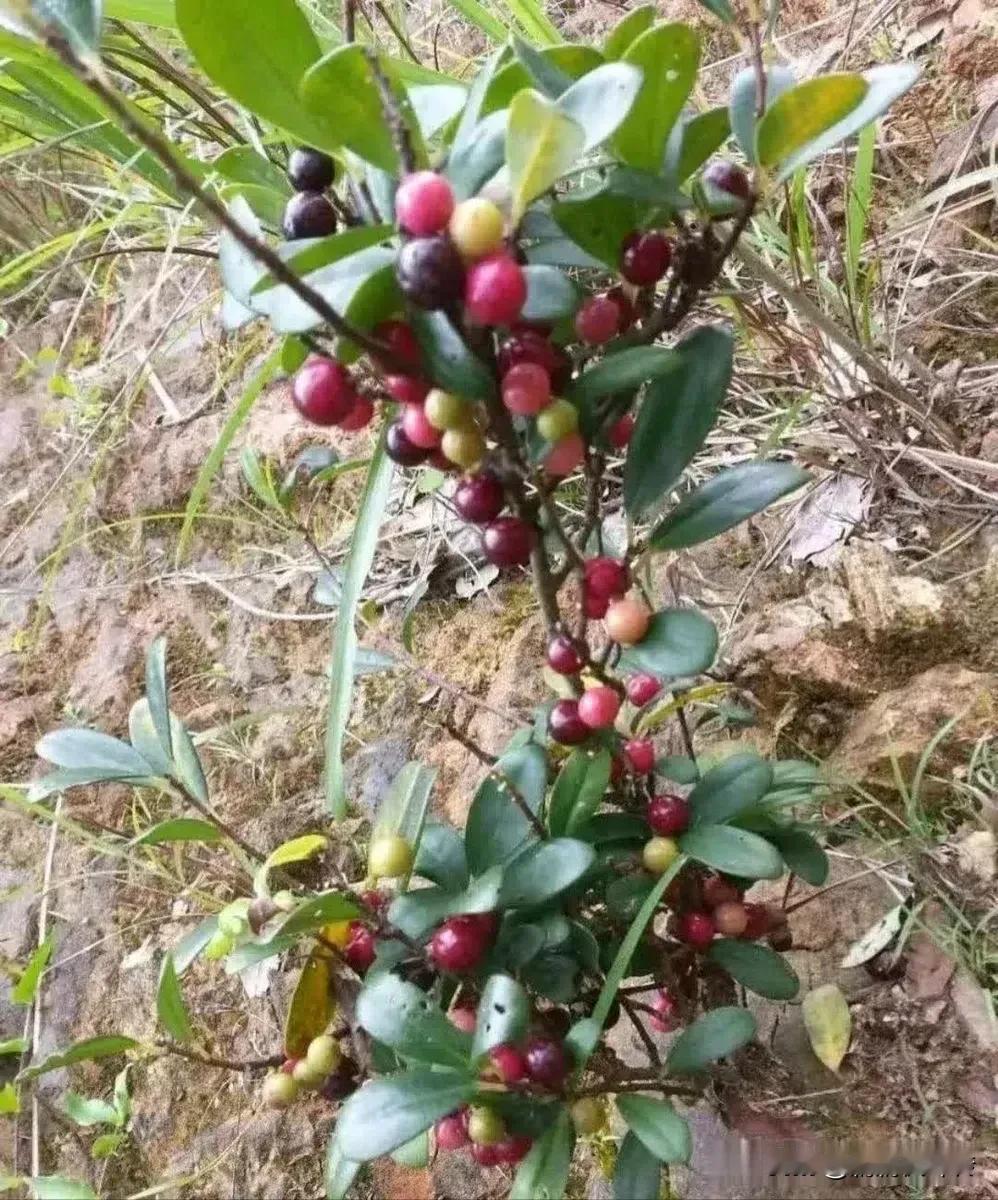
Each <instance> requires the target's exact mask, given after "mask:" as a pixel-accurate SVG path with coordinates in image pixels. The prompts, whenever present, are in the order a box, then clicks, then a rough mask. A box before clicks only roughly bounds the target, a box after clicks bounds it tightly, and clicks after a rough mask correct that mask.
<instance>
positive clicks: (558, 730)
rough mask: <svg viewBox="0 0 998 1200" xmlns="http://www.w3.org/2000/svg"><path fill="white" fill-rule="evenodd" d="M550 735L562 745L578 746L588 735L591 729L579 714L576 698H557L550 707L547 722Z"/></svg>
mask: <svg viewBox="0 0 998 1200" xmlns="http://www.w3.org/2000/svg"><path fill="white" fill-rule="evenodd" d="M548 727H549V729H550V730H551V736H552V737H553V738H554V740H555V741H556V742H560V743H561V744H562V745H563V746H578V745H579V744H580V743H581V742H584V741H585V740H586V738H588V737H589V735H590V733H592V730H591V729H590V728H589V726H588V725H587V724H586V723H585V721H583V719H582V718H581V717H580V716H579V705H578V701H576V700H559V701H558V702H557V703H556V704H555V706H554V708H552V709H551V717H550V719H549V722H548Z"/></svg>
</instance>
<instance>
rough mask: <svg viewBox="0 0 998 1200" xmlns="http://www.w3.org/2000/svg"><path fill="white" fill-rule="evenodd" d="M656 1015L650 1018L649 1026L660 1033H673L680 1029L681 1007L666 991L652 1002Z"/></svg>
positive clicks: (661, 992)
mask: <svg viewBox="0 0 998 1200" xmlns="http://www.w3.org/2000/svg"><path fill="white" fill-rule="evenodd" d="M651 1007H652V1008H653V1009H654V1010H655V1015H654V1016H650V1017H649V1018H648V1024H649V1025H650V1026H651V1027H652V1029H655V1030H657V1031H658V1032H659V1033H673V1032H674V1031H675V1030H677V1029H678V1028H679V1024H680V1022H679V1005H678V1004H677V1003H676V1001H675V999H674V998H673V996H672V994H671V993H670V992H669V991H668V990H667V989H666V988H662V990H661V991H660V992H659V993H658V994H657V995H656V996H655V999H654V1000H653V1001H652V1002H651Z"/></svg>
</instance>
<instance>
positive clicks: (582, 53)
mask: <svg viewBox="0 0 998 1200" xmlns="http://www.w3.org/2000/svg"><path fill="white" fill-rule="evenodd" d="M539 54H540V57H541V59H542V60H543V61H544V62H545V63H550V64H551V66H553V67H555V68H557V71H558V78H559V86H561V81H564V80H568V81H571V80H575V79H581V78H582V77H583V75H587V74H588V73H589V72H590V71H595V70H596V68H597V67H599V66H602V64H603V56H602V55H601V54H600V52H599V51H598V50H596V49H594V48H593V47H592V46H583V45H579V44H578V43H569V42H562V43H561V44H560V45H557V46H545V47H544V49H543V50H541V51H540V52H539ZM553 78H554V77H553V76H550V77H549V79H551V80H553ZM532 86H533V79H532V77H531V74H530V72H529V71H528V70H527V69H526V67H524V65H523V64H522V63H521V62H519V61H518V60H516V59H514V60H513V61H512V62H509V63H507V64H506V65H505V66H504V67H503V68H502V70H501V71H499V73H498V74H497V75H496V77H495V79H493V81H492V83H491V84H490V86H489V89H488V92H487V93H486V96H485V100H484V101H483V104H482V111H483V112H484V113H492V112H495V111H496V110H497V109H501V108H508V107H509V105H510V104H511V103H512V101H513V98H514V97H515V96H516V95H517V93H518V92H522V91H523V90H524V89H525V88H530V87H532ZM541 90H542V91H543V90H544V89H543V88H542V89H541ZM565 90H567V84H566V87H565ZM552 98H553V97H552Z"/></svg>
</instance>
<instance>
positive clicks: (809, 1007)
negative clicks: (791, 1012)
mask: <svg viewBox="0 0 998 1200" xmlns="http://www.w3.org/2000/svg"><path fill="white" fill-rule="evenodd" d="M801 1007H802V1009H803V1012H804V1026H805V1028H806V1029H807V1036H808V1038H809V1039H810V1041H811V1049H812V1050H813V1051H814V1053H815V1054H816V1055H817V1056H818V1058H819V1059H821V1061H822V1062H823V1063H824V1064H825V1066H826V1067H828V1069H829V1070H830V1071H837V1070H838V1069H839V1066H840V1065H841V1063H842V1060H843V1058H845V1054H846V1051H847V1050H848V1049H849V1038H850V1037H851V1035H852V1015H851V1014H850V1012H849V1005H848V1004H847V1003H846V998H845V996H843V995H842V992H841V990H840V989H839V988H838V987H836V985H835V984H834V983H826V984H825V985H824V986H823V987H820V988H815V989H814V991H813V992H808V994H807V995H806V996H805V997H804V1002H803V1004H802V1005H801Z"/></svg>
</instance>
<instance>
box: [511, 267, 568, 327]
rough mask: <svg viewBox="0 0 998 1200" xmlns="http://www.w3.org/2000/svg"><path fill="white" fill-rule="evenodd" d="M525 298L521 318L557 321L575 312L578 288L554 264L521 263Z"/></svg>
mask: <svg viewBox="0 0 998 1200" xmlns="http://www.w3.org/2000/svg"><path fill="white" fill-rule="evenodd" d="M523 275H524V278H525V279H526V281H527V299H526V301H525V302H524V305H523V312H522V313H521V316H522V318H523V320H525V321H560V320H563V319H564V318H566V317H572V316H574V315H575V310H576V309H577V308H578V307H579V291H578V288H577V287H576V286H575V284H574V283H573V282H572V280H571V279H569V277H568V276H567V275H566V274H565V272H564V271H559V270H558V268H557V267H544V266H532V267H524V268H523Z"/></svg>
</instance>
